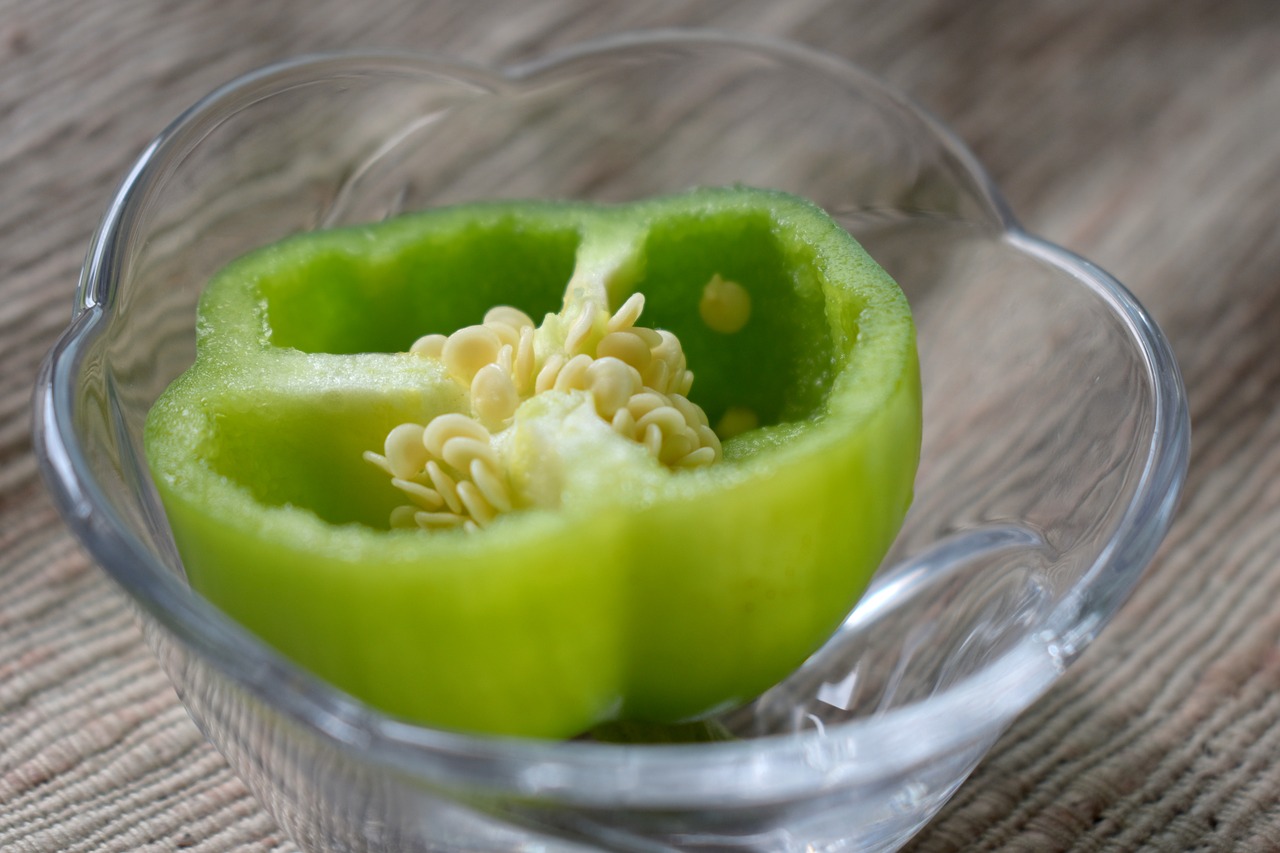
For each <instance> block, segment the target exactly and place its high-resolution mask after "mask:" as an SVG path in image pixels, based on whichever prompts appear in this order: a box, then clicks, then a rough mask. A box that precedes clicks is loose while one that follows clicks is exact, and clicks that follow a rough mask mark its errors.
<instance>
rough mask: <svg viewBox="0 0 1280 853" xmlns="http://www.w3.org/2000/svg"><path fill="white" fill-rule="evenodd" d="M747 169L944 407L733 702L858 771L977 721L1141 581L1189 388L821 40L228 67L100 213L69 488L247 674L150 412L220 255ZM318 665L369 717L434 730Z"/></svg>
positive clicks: (1126, 319) (1097, 276) (909, 112)
mask: <svg viewBox="0 0 1280 853" xmlns="http://www.w3.org/2000/svg"><path fill="white" fill-rule="evenodd" d="M730 183H743V184H749V185H756V186H764V187H771V188H776V189H781V190H785V191H788V192H793V193H796V194H799V195H803V196H807V197H809V198H811V199H813V200H814V201H815V202H817V203H818V204H820V205H821V206H823V207H824V208H826V209H827V210H828V211H829V212H830V213H831V214H832V215H833V216H835V217H836V218H837V219H838V220H839V221H840V222H841V223H842V224H843V225H844V226H845V227H846V228H848V229H849V230H850V231H851V233H853V234H854V235H855V236H856V237H857V238H858V239H859V240H861V241H862V242H863V243H864V245H865V246H866V247H867V249H868V250H869V251H870V252H871V254H872V255H873V256H874V257H875V258H876V259H877V260H878V261H879V262H880V263H881V264H882V265H883V266H884V267H885V268H886V269H888V271H889V272H890V273H891V274H892V275H893V276H894V277H895V278H896V279H897V280H898V281H899V283H900V284H901V285H902V287H903V289H904V291H905V292H906V293H907V296H908V298H909V299H910V301H911V303H912V306H913V310H914V312H915V316H916V321H917V326H918V329H919V342H920V353H921V369H922V377H923V384H924V399H925V435H924V445H923V451H922V463H921V468H920V472H919V476H918V479H917V485H916V494H917V498H916V503H915V505H914V507H913V508H912V510H911V512H910V514H909V516H908V519H907V522H906V525H905V527H904V528H903V530H902V533H901V535H900V537H899V540H898V542H897V544H896V545H895V547H894V550H893V552H892V554H891V556H890V559H889V560H888V561H887V562H886V565H885V567H884V568H883V569H882V571H881V574H880V576H879V578H878V580H877V582H876V583H875V585H874V586H873V588H872V590H871V591H870V593H869V594H868V596H867V598H866V599H865V600H864V602H863V604H862V605H860V607H859V609H858V610H857V611H855V612H854V614H853V615H852V616H851V617H850V619H849V621H848V622H847V623H846V625H845V627H844V629H843V630H842V631H841V632H840V634H838V635H837V637H836V638H834V639H833V641H832V642H831V643H830V644H829V645H828V646H827V647H825V648H824V649H823V650H822V651H821V652H819V653H818V654H817V655H815V657H814V658H813V659H812V660H811V661H810V662H809V663H808V664H807V665H806V666H805V667H804V668H802V669H801V670H800V671H799V672H797V673H796V674H795V675H794V676H793V677H792V678H791V679H789V680H788V681H787V682H785V683H783V684H781V685H779V686H778V687H776V688H774V689H773V690H771V691H770V692H768V693H766V694H765V695H764V696H762V697H761V698H760V699H759V700H758V701H757V702H755V703H754V704H752V705H751V706H749V707H747V708H743V709H738V710H736V711H733V712H729V713H727V714H726V715H725V716H724V718H723V722H724V723H725V724H726V725H727V726H729V727H730V728H731V729H732V730H733V731H734V732H735V733H736V734H738V735H740V736H742V737H744V738H747V739H748V740H749V742H755V740H754V739H759V738H763V739H764V741H762V742H769V741H772V740H774V739H773V738H770V737H769V736H773V735H780V734H787V733H792V732H796V731H802V730H813V731H815V732H817V733H819V734H818V735H817V736H821V737H827V738H830V737H832V736H833V733H835V732H837V731H839V732H844V734H843V735H841V736H842V737H845V738H854V739H857V740H858V742H859V743H860V744H862V746H861V747H860V748H861V749H862V753H861V754H862V755H864V756H871V759H869V761H870V764H864V769H865V767H866V766H871V765H873V764H874V762H875V760H878V759H877V758H876V757H877V756H879V760H884V761H886V762H890V763H894V764H897V765H898V766H905V765H906V764H907V763H909V762H910V761H912V760H920V759H921V758H922V757H927V756H928V755H929V754H930V751H931V750H932V751H934V752H945V751H947V750H948V749H951V748H953V747H954V746H955V744H956V743H958V742H960V741H962V740H965V739H969V740H973V741H975V742H977V741H983V742H987V741H989V739H990V738H991V737H993V736H994V733H995V732H997V731H998V730H999V729H1000V728H1001V727H1002V726H1003V725H1005V724H1007V722H1008V720H1009V719H1011V717H1012V715H1013V714H1014V713H1016V712H1017V711H1018V710H1020V709H1021V708H1022V707H1025V706H1026V704H1029V703H1030V702H1031V701H1032V700H1033V699H1034V698H1035V697H1036V696H1037V695H1038V694H1039V693H1040V692H1042V691H1043V689H1044V688H1045V687H1046V686H1047V684H1048V683H1049V682H1050V681H1051V680H1052V678H1053V677H1054V676H1055V675H1056V674H1057V673H1058V672H1059V671H1060V668H1061V667H1062V666H1063V665H1065V664H1066V663H1067V662H1069V661H1070V660H1071V659H1073V658H1074V656H1076V655H1077V654H1078V653H1079V652H1080V651H1081V650H1082V649H1083V647H1084V646H1085V645H1087V643H1088V642H1089V640H1090V639H1092V637H1093V636H1094V635H1095V634H1096V632H1097V631H1098V630H1099V629H1100V628H1101V626H1102V625H1103V624H1105V622H1106V621H1107V619H1108V618H1109V617H1110V616H1111V614H1112V613H1113V611H1114V610H1115V608H1116V607H1118V605H1119V604H1120V602H1121V601H1122V600H1123V598H1124V596H1125V595H1126V594H1127V592H1128V590H1129V589H1130V588H1131V587H1132V585H1133V584H1134V583H1135V582H1136V580H1137V577H1138V575H1139V574H1140V573H1141V570H1142V568H1143V567H1144V566H1145V564H1146V562H1147V560H1148V559H1149V557H1150V554H1151V551H1152V550H1153V549H1154V546H1155V544H1156V543H1157V542H1158V541H1159V539H1160V537H1161V536H1162V535H1163V531H1164V529H1165V527H1166V526H1167V523H1168V515H1169V513H1170V511H1171V509H1172V504H1173V501H1174V499H1175V498H1176V493H1177V489H1178V485H1179V483H1180V477H1181V468H1182V466H1184V465H1185V454H1186V448H1185V441H1186V440H1185V403H1184V402H1183V401H1182V398H1181V391H1180V385H1179V384H1178V381H1177V375H1176V370H1175V369H1174V368H1173V366H1172V362H1171V361H1169V360H1168V354H1167V350H1166V349H1165V348H1164V347H1163V341H1162V339H1161V338H1160V336H1159V333H1158V331H1156V330H1155V329H1154V327H1152V326H1151V325H1150V324H1149V322H1148V321H1147V319H1146V318H1145V315H1144V314H1142V312H1141V309H1140V308H1139V307H1138V306H1137V305H1136V304H1135V303H1133V302H1132V300H1131V299H1130V298H1129V297H1128V295H1127V294H1126V293H1125V292H1124V291H1123V289H1122V288H1120V287H1119V285H1117V284H1116V283H1115V282H1114V281H1113V280H1111V279H1110V278H1108V277H1107V276H1106V275H1105V274H1103V273H1101V272H1099V271H1097V270H1096V269H1094V268H1092V267H1091V266H1089V265H1088V264H1086V263H1083V262H1081V261H1079V260H1078V259H1075V258H1073V257H1072V256H1070V255H1069V254H1068V253H1065V252H1063V251H1061V250H1059V249H1057V248H1055V247H1053V246H1051V245H1049V244H1046V243H1044V242H1042V241H1040V240H1038V239H1036V238H1033V237H1030V236H1028V235H1026V234H1024V233H1022V232H1021V231H1020V230H1019V229H1018V228H1017V227H1016V226H1015V225H1014V224H1013V222H1012V220H1011V219H1010V218H1009V217H1008V215H1007V213H1006V212H1005V211H1004V210H1003V207H1002V202H1001V201H1000V200H999V198H998V196H997V195H996V194H995V192H994V191H993V190H992V189H991V188H990V186H989V185H988V183H987V182H986V179H985V178H984V176H983V175H982V173H981V172H980V170H978V169H977V168H976V167H975V166H974V165H973V163H972V160H971V158H970V157H969V155H968V154H967V153H966V152H965V151H964V149H963V148H962V147H961V146H959V145H958V144H957V143H956V142H955V141H954V140H953V139H952V138H951V137H950V136H949V135H948V134H947V133H945V132H944V131H942V130H940V129H939V128H938V127H937V126H936V125H935V124H934V123H933V122H932V121H931V120H930V119H929V118H928V117H927V116H925V115H923V114H922V113H921V112H920V111H918V110H917V109H916V108H914V107H913V106H911V105H910V104H909V103H907V102H905V101H904V100H903V99H901V98H900V97H898V96H896V95H894V94H893V93H891V92H889V91H888V90H886V89H884V88H883V87H881V86H880V85H879V84H877V83H875V82H874V81H872V80H870V79H869V78H867V77H866V76H865V75H863V74H861V73H860V72H857V71H856V70H853V69H850V68H848V67H846V66H843V65H840V64H838V63H835V62H832V61H831V60H827V59H825V58H822V57H818V56H814V55H812V54H809V53H806V52H804V51H800V50H795V49H791V48H784V47H780V46H762V45H744V44H742V43H736V42H731V41H728V40H721V39H715V38H710V39H708V38H694V39H681V38H665V39H652V40H639V41H636V42H631V43H619V44H608V45H601V46H596V47H594V48H591V49H583V50H581V51H577V52H575V53H572V54H569V55H566V56H561V57H559V58H557V59H555V60H554V61H548V62H545V63H538V64H535V65H529V66H522V67H519V68H513V69H508V70H507V71H506V72H504V73H491V72H487V71H483V70H479V69H467V68H461V67H458V66H456V65H449V64H445V63H441V62H436V61H433V60H428V59H423V58H420V57H403V56H390V55H386V56H348V57H330V58H318V59H312V60H306V61H302V62H297V63H292V64H288V65H285V66H280V67H277V68H274V69H270V70H267V71H264V72H262V73H260V74H257V75H254V76H251V77H249V78H246V79H244V80H241V81H238V82H236V83H234V84H232V85H230V86H229V87H227V88H225V89H223V90H221V91H219V92H217V93H215V94H214V95H212V96H211V97H210V98H209V99H207V100H206V101H204V102H202V103H201V104H199V105H197V106H196V107H195V108H193V110H192V111H190V112H189V113H188V114H186V115H185V116H183V117H182V118H181V119H179V120H178V122H176V123H175V124H174V125H173V126H172V127H171V128H170V130H169V131H167V132H166V134H165V135H164V136H163V137H162V138H161V139H160V141H159V142H158V143H157V145H155V146H153V148H152V149H151V150H150V151H148V153H147V154H146V155H145V156H144V158H143V161H142V162H141V164H140V166H139V168H138V169H137V170H136V171H135V173H134V174H133V175H132V176H131V178H130V180H129V182H128V183H127V184H126V186H125V188H124V189H123V190H122V193H121V196H120V197H119V199H118V201H117V203H116V205H115V206H114V207H113V209H112V211H111V213H110V215H109V216H108V218H107V220H106V221H105V223H104V225H103V229H102V231H101V232H100V233H99V235H98V237H97V240H96V242H95V245H94V248H93V251H92V252H91V255H90V260H89V263H88V265H87V266H86V271H85V276H84V278H83V280H82V286H81V294H80V297H79V299H80V306H79V308H78V312H79V313H78V318H77V321H76V325H75V327H73V330H72V332H71V333H70V335H69V336H68V338H67V339H66V341H64V343H63V345H62V347H61V349H60V351H59V352H57V353H55V357H54V361H53V368H52V373H51V379H52V383H53V387H52V389H51V391H50V393H49V396H48V400H49V403H48V405H47V406H46V409H47V411H48V414H47V415H46V417H47V418H48V422H47V424H46V427H45V428H46V431H47V432H48V433H49V434H50V436H51V439H50V440H49V444H50V453H49V457H50V459H51V461H50V462H48V463H47V464H48V468H49V470H50V471H51V475H50V476H51V480H53V481H54V483H55V490H59V489H60V490H61V493H62V501H63V505H64V508H66V509H67V510H68V515H69V517H70V518H71V519H72V523H73V525H78V529H79V532H80V533H81V535H82V536H84V537H85V538H86V541H88V542H89V543H90V547H91V548H93V549H94V551H95V554H96V555H97V556H98V558H99V560H100V561H102V562H103V564H104V565H105V567H106V568H107V569H108V570H109V571H111V572H112V573H113V574H114V575H115V576H116V577H117V579H119V580H120V581H121V582H122V583H123V584H124V585H125V586H126V588H128V589H129V590H130V592H131V593H132V594H133V595H134V596H135V597H136V598H137V600H138V601H139V602H140V604H141V605H142V607H143V608H144V609H145V610H147V611H148V612H149V613H151V615H152V616H154V617H155V618H156V619H157V620H158V621H159V622H160V623H162V624H163V625H165V626H166V627H167V628H168V629H169V630H171V631H173V632H174V633H175V634H177V635H178V636H179V637H180V638H182V639H183V640H184V641H185V642H187V643H189V644H191V645H192V646H193V647H194V648H195V649H197V650H198V651H199V652H201V653H205V654H207V655H208V656H209V657H210V659H212V660H215V661H216V662H218V665H220V666H224V667H227V668H230V669H231V670H234V671H235V672H236V673H238V674H237V675H236V677H238V678H241V679H243V680H245V683H252V679H253V678H254V677H255V676H254V675H253V673H254V669H253V667H252V666H250V665H247V664H246V663H245V662H244V661H243V659H241V660H240V661H239V662H238V663H237V662H235V661H234V660H233V658H235V656H236V655H240V654H241V653H243V652H244V650H245V649H249V650H250V653H251V654H252V655H253V656H254V659H255V660H259V661H271V665H272V666H276V667H283V668H284V670H285V671H287V670H288V666H287V665H285V664H282V663H280V662H279V661H276V660H274V659H273V658H272V656H271V654H270V652H269V651H268V650H266V649H264V648H261V647H255V646H254V645H253V643H252V641H250V640H248V639H246V638H245V637H243V636H240V635H238V634H236V633H235V629H234V628H232V627H231V626H229V625H228V624H227V621H226V620H225V619H223V618H221V617H220V616H219V615H218V614H217V613H216V612H214V611H212V609H211V608H209V607H207V606H206V605H204V604H203V602H201V601H200V600H199V599H198V597H196V596H194V595H192V594H190V593H188V592H187V591H186V590H185V588H184V587H183V586H182V585H181V582H180V579H181V565H180V562H179V561H178V559H177V557H176V554H175V551H174V549H173V546H172V543H171V541H170V539H169V534H168V531H167V527H166V526H165V524H164V520H163V512H162V510H161V508H160V506H159V504H158V501H157V499H156V497H155V494H154V491H153V489H152V487H151V485H150V481H149V478H148V475H147V473H146V467H145V462H144V460H143V454H142V447H141V432H142V425H143V422H144V419H145V417H146V413H147V411H148V409H149V408H150V406H151V404H152V403H153V402H154V400H155V399H156V397H157V396H158V395H159V394H160V393H161V391H163V389H164V388H165V387H166V386H167V385H168V383H169V382H171V381H172V380H173V379H174V378H175V377H176V376H177V375H178V374H179V373H181V372H182V371H183V370H184V369H185V368H186V367H188V366H189V365H190V364H191V362H192V360H193V358H194V311H195V304H196V301H197V298H198V296H199V293H200V290H201V288H202V287H203V285H204V283H205V282H206V281H207V279H208V278H209V276H210V275H211V274H212V273H213V272H214V271H216V270H217V269H218V268H220V267H221V266H223V265H224V264H225V263H227V262H228V261H230V260H232V259H234V258H235V257H237V256H239V255H241V254H243V253H245V252H246V251H248V250H250V249H252V248H255V247H257V246H260V245H263V244H265V243H268V242H271V241H273V240H276V239H279V238H281V237H284V236H287V235H289V234H292V233H296V232H298V231H302V230H307V229H314V228H319V227H327V226H334V225H342V224H352V223H359V222H366V221H370V220H376V219H380V218H383V217H386V216H389V215H393V214H395V213H397V212H400V211H407V210H416V209H422V208H425V207H430V206H436V205H443V204H449V203H454V202H462V201H471V200H475V199H481V198H524V197H554V198H578V199H591V200H600V201H621V200H628V199H634V198H640V197H644V196H649V195H654V194H659V193H664V192H672V191H677V190H680V189H683V188H687V187H690V186H694V185H715V184H730ZM77 508H79V509H77ZM228 638H231V639H228ZM228 643H231V644H238V645H234V648H235V649H236V655H232V654H231V653H230V652H229V651H227V650H228V649H230V648H232V646H231V645H227V644H228ZM304 680H305V679H304ZM992 684H999V685H1001V686H1002V689H1003V690H1005V691H1006V693H1005V694H1002V696H1003V698H1002V699H1001V701H1000V702H997V703H994V704H993V703H992V702H991V701H989V700H990V698H991V697H990V695H989V694H988V695H987V696H986V697H985V700H984V696H983V695H981V694H983V693H984V691H987V689H988V687H989V686H990V685H992ZM308 689H310V690H312V691H313V692H314V695H315V696H317V697H319V698H318V700H317V701H318V702H319V703H320V705H321V706H322V708H328V709H330V710H334V711H335V713H339V715H341V714H346V713H354V714H357V716H358V719H359V720H361V721H363V723H362V724H368V725H369V726H371V727H372V728H373V729H376V730H377V732H378V735H379V736H386V737H390V738H392V739H395V738H401V739H402V740H405V741H411V740H413V739H414V737H417V735H414V734H412V732H408V733H406V729H407V727H402V726H399V725H398V724H395V723H394V721H385V720H380V719H379V717H378V715H377V714H375V713H373V712H370V711H368V709H363V708H359V707H358V706H356V705H354V704H352V703H350V702H348V701H347V700H345V699H343V698H342V697H340V696H337V695H336V694H334V692H333V691H326V688H324V687H323V686H316V685H312V686H311V687H310V688H308ZM267 698H268V700H270V699H271V696H270V695H267ZM984 702H985V703H984ZM325 703H328V704H327V705H326V704H325ZM335 709H336V710H335ZM352 709H354V710H352ZM895 715H897V716H895ZM353 719H354V718H353ZM895 721H898V722H895ZM837 724H844V725H843V726H840V725H837ZM908 724H909V725H908ZM921 724H924V725H925V729H924V730H922V729H921V728H920V726H921ZM869 726H870V727H869ZM895 750H896V752H895ZM891 756H896V757H892V758H891ZM605 784H606V786H607V785H608V784H613V783H609V782H606V783H605ZM732 784H733V783H730V787H732ZM743 784H744V785H745V784H746V783H745V782H744V783H743Z"/></svg>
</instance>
